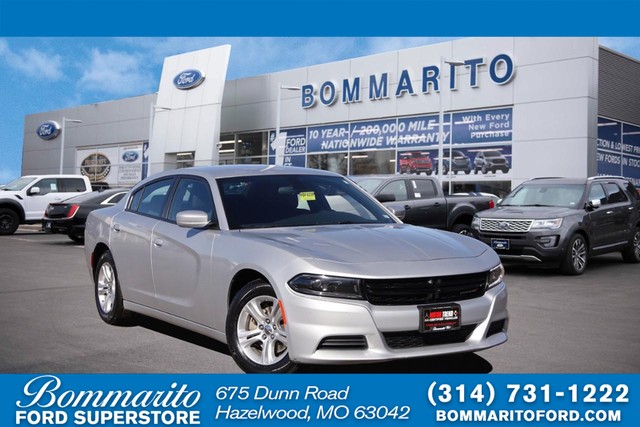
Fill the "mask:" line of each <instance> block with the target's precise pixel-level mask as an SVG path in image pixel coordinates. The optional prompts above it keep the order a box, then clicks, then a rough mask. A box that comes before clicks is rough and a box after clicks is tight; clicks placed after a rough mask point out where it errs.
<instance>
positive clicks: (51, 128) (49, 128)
mask: <svg viewBox="0 0 640 427" xmlns="http://www.w3.org/2000/svg"><path fill="white" fill-rule="evenodd" d="M36 133H37V134H38V136H39V137H40V138H42V139H44V140H45V141H48V140H50V139H54V138H55V137H57V136H58V135H59V134H60V125H59V124H58V123H57V122H54V121H53V120H49V121H46V122H42V123H40V125H39V126H38V129H37V130H36Z"/></svg>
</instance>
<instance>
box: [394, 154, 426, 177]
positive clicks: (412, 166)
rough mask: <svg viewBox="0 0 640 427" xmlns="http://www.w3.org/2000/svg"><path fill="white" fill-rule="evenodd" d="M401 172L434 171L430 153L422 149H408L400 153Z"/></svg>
mask: <svg viewBox="0 0 640 427" xmlns="http://www.w3.org/2000/svg"><path fill="white" fill-rule="evenodd" d="M399 157H400V173H406V174H411V173H418V174H419V173H422V172H424V173H426V174H427V175H431V174H432V173H433V161H432V160H431V157H430V156H429V153H427V152H422V151H407V152H404V153H402V152H401V153H400V155H399Z"/></svg>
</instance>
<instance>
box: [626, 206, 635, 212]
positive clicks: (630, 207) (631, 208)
mask: <svg viewBox="0 0 640 427" xmlns="http://www.w3.org/2000/svg"><path fill="white" fill-rule="evenodd" d="M627 209H629V210H630V211H632V210H633V209H635V208H634V207H633V206H629V207H628V208H627Z"/></svg>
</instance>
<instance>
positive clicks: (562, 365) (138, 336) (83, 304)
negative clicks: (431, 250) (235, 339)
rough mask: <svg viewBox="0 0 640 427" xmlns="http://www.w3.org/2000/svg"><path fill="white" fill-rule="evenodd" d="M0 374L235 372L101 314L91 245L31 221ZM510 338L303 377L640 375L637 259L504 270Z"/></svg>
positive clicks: (224, 360)
mask: <svg viewBox="0 0 640 427" xmlns="http://www.w3.org/2000/svg"><path fill="white" fill-rule="evenodd" d="M0 248H1V249H0V253H1V254H2V255H1V256H0V325H1V327H0V342H2V347H1V350H0V372H3V373H36V372H38V373H40V372H46V373H78V372H100V373H101V372H126V373H129V372H130V373H134V372H136V373H162V372H165V373H235V372H240V370H239V368H238V367H237V366H236V364H235V363H234V362H233V360H232V359H231V357H230V356H229V355H228V353H227V350H226V346H225V345H223V344H220V343H217V342H216V341H214V340H212V339H209V338H207V337H204V336H201V335H198V334H195V333H192V332H189V331H186V330H183V329H180V328H176V327H173V326H170V325H167V324H165V323H162V322H159V321H156V320H152V319H148V318H139V321H138V323H137V324H136V325H135V326H130V327H114V326H109V325H106V324H105V323H103V322H102V321H101V320H100V318H99V317H98V314H97V312H96V308H95V303H94V298H93V288H92V283H91V279H90V277H89V273H88V271H87V268H86V266H85V261H84V252H83V247H82V246H79V245H77V244H76V243H73V242H72V241H71V240H69V239H68V238H67V237H66V236H60V235H47V234H43V233H42V232H39V231H37V230H36V229H35V228H34V227H29V228H21V229H20V230H19V231H18V232H17V233H16V234H15V235H13V236H4V237H0ZM505 281H506V282H507V285H508V289H509V312H510V317H511V318H510V325H509V341H508V342H507V343H506V344H504V345H502V346H499V347H497V348H493V349H490V350H486V351H483V352H480V353H477V354H464V355H456V356H447V357H436V358H422V359H416V360H411V361H409V362H401V363H399V362H395V363H385V364H375V365H356V366H338V367H336V366H324V367H318V366H314V367H303V368H302V369H301V370H302V371H305V372H416V373H422V372H435V373H441V372H445V373H448V372H461V373H467V372H478V373H487V372H496V373H501V372H510V373H534V372H548V373H580V372H592V373H635V372H639V371H640V358H639V357H638V354H640V328H639V327H638V325H639V324H640V310H638V309H637V306H636V305H637V303H638V301H640V265H637V264H636V265H631V264H625V263H623V262H622V259H621V257H620V255H619V254H613V255H607V256H602V257H598V258H594V259H592V260H591V263H590V265H589V267H588V269H587V271H586V273H585V274H584V275H582V276H574V277H567V276H562V275H560V274H558V273H556V272H555V271H551V270H531V269H526V268H522V267H512V266H507V274H506V278H505Z"/></svg>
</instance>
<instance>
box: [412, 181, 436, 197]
mask: <svg viewBox="0 0 640 427" xmlns="http://www.w3.org/2000/svg"><path fill="white" fill-rule="evenodd" d="M411 186H412V187H413V195H414V196H415V198H416V199H432V198H434V197H436V194H437V193H436V187H435V185H434V183H433V181H431V180H430V179H412V180H411Z"/></svg>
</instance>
